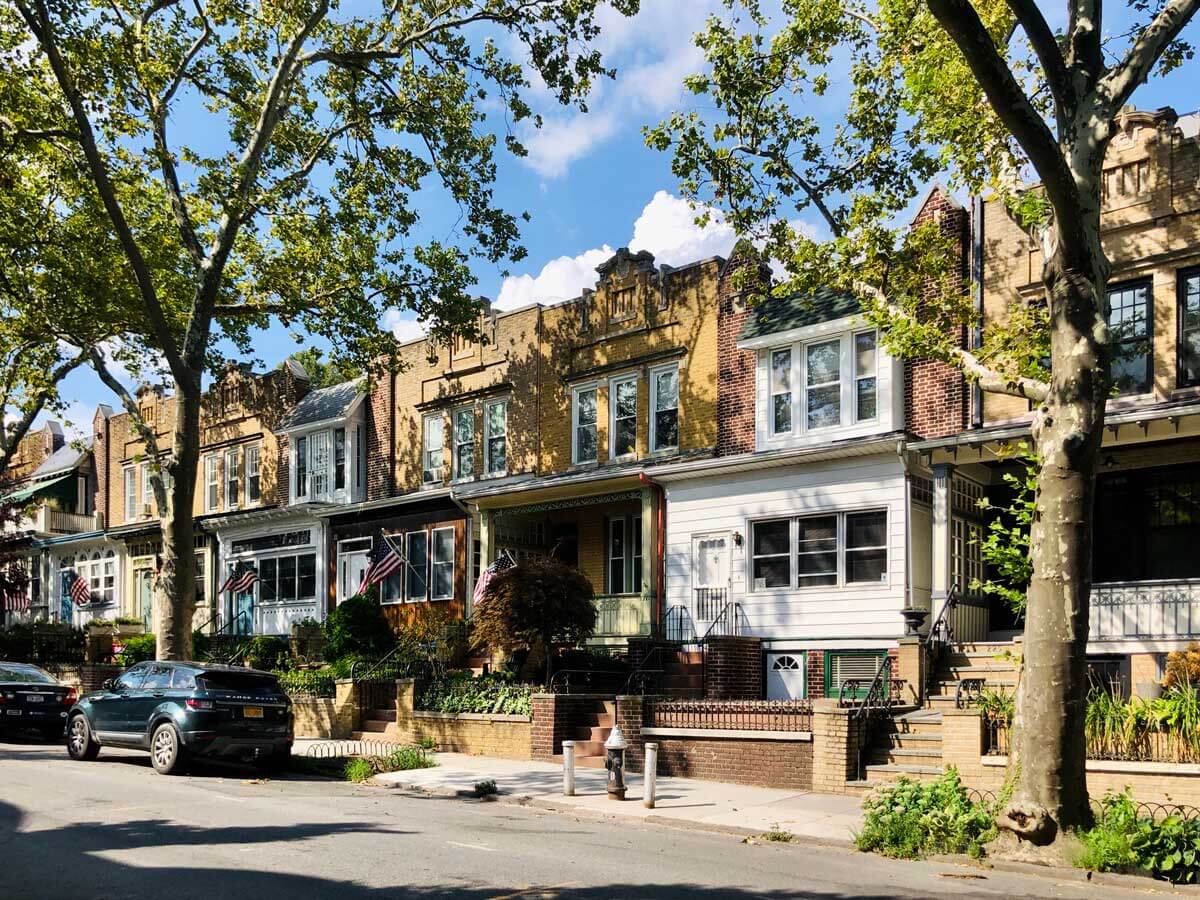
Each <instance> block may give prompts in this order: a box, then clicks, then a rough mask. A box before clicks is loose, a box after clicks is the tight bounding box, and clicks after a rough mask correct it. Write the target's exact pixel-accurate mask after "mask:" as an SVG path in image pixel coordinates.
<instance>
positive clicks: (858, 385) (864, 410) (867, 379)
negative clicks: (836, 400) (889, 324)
mask: <svg viewBox="0 0 1200 900" xmlns="http://www.w3.org/2000/svg"><path fill="white" fill-rule="evenodd" d="M876 355H877V354H876V353H875V332H873V331H860V332H859V333H858V334H856V335H855V336H854V419H855V421H857V422H868V421H870V420H871V419H874V418H875V416H876V414H877V408H876V394H877V393H878V388H877V383H876V380H875V370H876V364H877V361H876Z"/></svg>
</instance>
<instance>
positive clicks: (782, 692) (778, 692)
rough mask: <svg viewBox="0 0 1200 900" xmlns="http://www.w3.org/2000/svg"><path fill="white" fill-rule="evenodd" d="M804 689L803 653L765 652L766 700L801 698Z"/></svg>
mask: <svg viewBox="0 0 1200 900" xmlns="http://www.w3.org/2000/svg"><path fill="white" fill-rule="evenodd" d="M805 690H806V683H805V678H804V654H803V653H801V652H799V651H797V652H795V653H768V654H767V699H768V700H801V699H803V697H804V694H805Z"/></svg>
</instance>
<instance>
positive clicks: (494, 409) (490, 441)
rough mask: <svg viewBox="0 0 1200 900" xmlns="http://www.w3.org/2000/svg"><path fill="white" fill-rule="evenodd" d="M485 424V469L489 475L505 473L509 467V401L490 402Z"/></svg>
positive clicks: (485, 414) (486, 408)
mask: <svg viewBox="0 0 1200 900" xmlns="http://www.w3.org/2000/svg"><path fill="white" fill-rule="evenodd" d="M484 425H485V427H486V433H485V435H484V438H485V443H484V447H483V461H484V466H485V471H486V472H487V474H489V475H503V474H504V473H505V472H506V471H507V469H508V401H506V400H493V401H492V402H491V403H488V404H487V405H486V406H485V407H484Z"/></svg>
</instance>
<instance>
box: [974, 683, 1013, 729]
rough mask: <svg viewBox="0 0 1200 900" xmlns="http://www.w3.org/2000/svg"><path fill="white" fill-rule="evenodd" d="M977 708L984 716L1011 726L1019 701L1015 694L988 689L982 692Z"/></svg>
mask: <svg viewBox="0 0 1200 900" xmlns="http://www.w3.org/2000/svg"><path fill="white" fill-rule="evenodd" d="M975 706H976V708H977V709H978V710H979V712H980V714H981V715H982V716H984V717H985V718H987V719H991V720H993V721H996V722H1000V723H1001V724H1002V725H1011V724H1012V720H1013V716H1014V715H1015V714H1016V711H1017V701H1016V697H1015V696H1014V695H1013V694H1010V693H1008V692H1007V691H1003V690H997V689H996V688H988V687H985V688H984V689H983V690H982V691H980V693H979V699H978V700H977V701H976V702H975Z"/></svg>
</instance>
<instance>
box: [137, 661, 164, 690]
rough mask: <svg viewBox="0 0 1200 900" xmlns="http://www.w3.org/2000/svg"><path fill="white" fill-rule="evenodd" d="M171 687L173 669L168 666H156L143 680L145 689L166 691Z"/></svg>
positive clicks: (143, 688)
mask: <svg viewBox="0 0 1200 900" xmlns="http://www.w3.org/2000/svg"><path fill="white" fill-rule="evenodd" d="M170 687H171V669H170V668H169V667H168V666H155V667H154V668H153V669H151V670H150V674H149V675H147V676H146V680H145V681H143V682H142V688H141V689H142V690H143V691H165V690H167V689H168V688H170Z"/></svg>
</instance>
